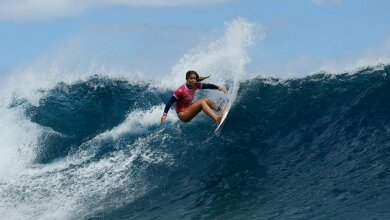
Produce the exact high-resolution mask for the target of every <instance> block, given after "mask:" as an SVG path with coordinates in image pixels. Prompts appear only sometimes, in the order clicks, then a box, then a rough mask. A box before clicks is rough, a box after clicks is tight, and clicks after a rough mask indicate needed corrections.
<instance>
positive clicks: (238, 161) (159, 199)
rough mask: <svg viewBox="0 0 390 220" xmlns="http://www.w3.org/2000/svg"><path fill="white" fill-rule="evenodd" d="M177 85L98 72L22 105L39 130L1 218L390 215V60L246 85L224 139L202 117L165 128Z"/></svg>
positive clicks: (2, 193) (3, 188)
mask: <svg viewBox="0 0 390 220" xmlns="http://www.w3.org/2000/svg"><path fill="white" fill-rule="evenodd" d="M171 93H172V92H171V91H166V90H161V89H158V88H156V87H153V86H151V85H150V84H148V83H129V82H127V81H125V80H120V79H112V78H108V77H100V76H93V77H91V78H89V79H87V80H84V81H79V82H76V83H73V84H65V83H59V84H57V86H56V87H55V88H54V89H51V90H49V91H47V93H46V95H45V96H43V97H42V98H41V99H40V100H39V103H38V105H36V104H35V105H33V104H31V103H29V102H28V101H26V100H22V99H15V100H14V101H13V102H12V104H10V105H9V106H7V109H8V110H9V111H15V112H16V111H17V110H18V111H19V110H20V109H22V114H23V115H24V118H25V119H23V120H26V121H27V122H29V123H31V124H33V125H34V126H30V127H28V128H29V129H27V130H31V129H33V130H34V129H35V130H37V132H36V133H37V138H36V140H35V139H31V140H32V141H31V142H34V141H35V142H34V143H33V144H27V145H23V146H24V148H21V147H19V148H18V149H16V150H18V152H19V154H17V156H16V158H17V159H18V160H25V163H24V164H22V165H21V166H20V168H19V169H18V170H17V171H16V172H15V173H13V174H7V175H8V176H7V178H5V177H4V174H2V175H3V177H4V178H1V179H0V180H1V182H0V198H1V199H0V213H2V214H0V217H4V218H7V219H9V218H11V219H12V218H16V219H18V218H36V219H53V218H55V219H80V218H83V219H95V218H97V219H270V218H274V219H387V218H390V209H389V207H390V175H389V174H390V162H389V161H390V138H389V137H390V98H389V97H390V96H389V94H390V66H384V67H383V68H376V69H375V68H367V69H364V70H362V71H360V72H357V73H354V74H340V75H330V74H316V75H312V76H309V77H306V78H300V79H290V80H281V79H277V78H267V79H264V78H255V79H250V80H247V81H244V82H241V84H240V90H239V91H238V97H237V99H236V101H235V104H234V106H233V108H232V109H231V111H230V113H229V117H228V118H227V120H226V122H225V125H224V130H223V131H222V135H221V136H220V137H217V136H215V135H214V134H213V130H214V129H215V125H214V123H213V122H212V121H211V120H209V119H208V118H207V117H206V116H205V115H204V114H201V115H200V116H198V117H196V118H195V119H194V120H193V121H192V122H190V123H187V124H184V123H181V122H179V121H177V119H176V116H175V115H174V113H173V110H171V111H170V115H169V116H168V119H169V120H170V121H168V122H167V124H166V125H164V126H161V125H160V124H159V118H160V116H161V113H162V111H163V107H164V106H163V104H162V103H163V102H165V101H166V100H168V99H169V97H170V95H171ZM201 94H202V93H201ZM16 118H17V120H22V119H19V118H18V117H16ZM1 129H5V128H1ZM26 135H27V134H26ZM28 140H30V139H28ZM8 143H11V142H8ZM5 147H6V146H3V148H5ZM25 148H28V149H31V151H27V150H23V149H25ZM20 152H22V153H20ZM23 152H24V153H23ZM26 152H30V153H26Z"/></svg>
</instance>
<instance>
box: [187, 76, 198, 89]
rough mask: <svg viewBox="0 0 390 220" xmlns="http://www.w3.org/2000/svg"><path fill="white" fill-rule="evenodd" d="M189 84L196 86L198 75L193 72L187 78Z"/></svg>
mask: <svg viewBox="0 0 390 220" xmlns="http://www.w3.org/2000/svg"><path fill="white" fill-rule="evenodd" d="M187 84H188V85H190V86H194V85H195V84H196V75H195V74H191V75H190V77H188V78H187Z"/></svg>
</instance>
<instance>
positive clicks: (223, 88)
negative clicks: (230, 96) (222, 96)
mask: <svg viewBox="0 0 390 220" xmlns="http://www.w3.org/2000/svg"><path fill="white" fill-rule="evenodd" d="M218 90H219V91H221V92H223V93H227V89H226V88H225V87H219V88H218Z"/></svg>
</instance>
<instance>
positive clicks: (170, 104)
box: [161, 96, 176, 123]
mask: <svg viewBox="0 0 390 220" xmlns="http://www.w3.org/2000/svg"><path fill="white" fill-rule="evenodd" d="M174 102H176V97H175V96H172V97H171V99H169V101H168V102H167V104H166V105H165V108H164V113H163V115H162V116H161V123H164V122H165V120H166V119H167V114H168V111H169V109H170V108H171V106H172V104H173V103H174Z"/></svg>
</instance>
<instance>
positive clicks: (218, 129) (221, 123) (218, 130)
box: [214, 102, 231, 136]
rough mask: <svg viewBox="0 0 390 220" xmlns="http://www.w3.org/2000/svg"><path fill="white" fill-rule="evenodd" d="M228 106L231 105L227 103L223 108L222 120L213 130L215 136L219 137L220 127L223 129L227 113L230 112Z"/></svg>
mask: <svg viewBox="0 0 390 220" xmlns="http://www.w3.org/2000/svg"><path fill="white" fill-rule="evenodd" d="M230 106H231V104H230V103H229V102H226V104H225V106H224V110H223V111H224V113H223V116H222V119H221V122H220V123H219V125H218V127H217V129H215V131H214V133H215V135H217V136H219V135H220V134H221V131H222V127H223V124H224V123H223V122H224V121H225V119H226V117H227V115H228V114H229V111H230Z"/></svg>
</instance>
